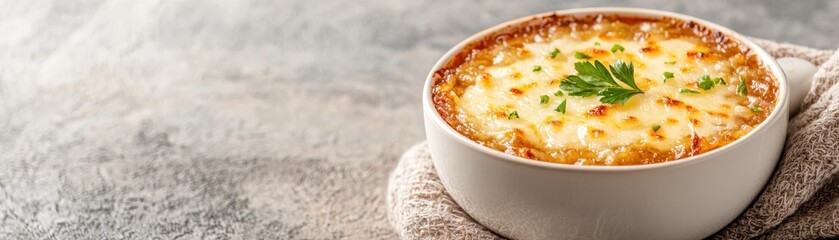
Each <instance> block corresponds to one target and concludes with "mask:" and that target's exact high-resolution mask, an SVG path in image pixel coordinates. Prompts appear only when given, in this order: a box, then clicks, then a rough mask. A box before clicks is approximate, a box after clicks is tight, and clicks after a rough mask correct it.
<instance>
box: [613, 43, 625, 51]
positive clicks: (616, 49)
mask: <svg viewBox="0 0 839 240" xmlns="http://www.w3.org/2000/svg"><path fill="white" fill-rule="evenodd" d="M624 50H626V49H625V48H623V46H621V45H620V44H615V45H614V46H612V53H616V52H618V51H621V52H623V51H624Z"/></svg>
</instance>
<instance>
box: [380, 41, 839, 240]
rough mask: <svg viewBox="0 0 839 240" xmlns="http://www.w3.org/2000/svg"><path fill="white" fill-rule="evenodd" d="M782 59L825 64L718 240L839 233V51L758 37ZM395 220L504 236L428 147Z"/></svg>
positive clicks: (411, 172)
mask: <svg viewBox="0 0 839 240" xmlns="http://www.w3.org/2000/svg"><path fill="white" fill-rule="evenodd" d="M755 41H756V42H757V43H758V44H760V45H761V46H763V48H764V49H766V50H767V51H768V52H769V53H770V54H772V55H773V56H775V57H798V58H802V59H805V60H808V61H811V62H813V63H814V64H816V65H819V71H818V72H817V73H816V75H815V77H814V78H815V79H814V82H813V87H812V89H810V92H809V94H808V95H807V97H806V98H805V99H804V102H803V105H802V109H803V110H802V112H801V113H800V114H799V115H798V116H795V117H794V118H793V119H792V120H791V122H790V125H789V129H788V132H789V134H788V136H787V142H786V146H785V152H784V155H783V160H781V161H780V163H779V165H778V168H777V169H776V170H775V174H774V176H773V177H772V179H771V180H770V182H769V184H768V185H767V186H766V189H764V191H763V193H762V194H761V195H760V196H759V197H758V198H757V199H756V200H755V202H754V203H753V204H752V206H751V207H749V208H748V209H747V210H746V211H745V212H743V213H742V215H741V216H740V217H739V218H738V219H736V220H735V221H734V222H732V223H731V224H730V225H728V226H727V227H726V228H724V229H723V230H720V231H719V232H718V233H716V234H715V235H714V236H711V237H710V238H711V239H752V238H758V239H815V238H834V237H837V236H839V174H837V171H839V84H837V82H839V52H836V53H834V51H827V50H817V49H812V48H807V47H801V46H796V45H792V44H785V43H774V42H771V41H767V40H761V39H755ZM387 194H388V196H387V204H388V206H387V207H388V217H389V218H390V222H391V224H392V225H393V227H394V228H395V230H396V232H397V233H398V234H399V236H400V237H401V238H403V239H500V238H502V237H500V236H498V235H496V234H495V233H493V232H492V231H490V230H489V229H487V228H485V227H484V226H481V225H480V224H479V223H477V222H475V221H474V220H473V219H472V218H471V217H469V215H468V214H467V213H466V212H464V211H463V209H461V208H460V207H459V206H458V205H457V203H455V202H454V200H452V198H451V197H450V196H449V195H448V193H446V189H445V188H444V187H443V184H442V183H441V182H440V179H439V178H438V177H437V173H436V171H435V170H434V165H433V164H432V162H431V156H430V154H429V152H428V148H427V146H426V144H425V143H420V144H417V145H416V146H414V147H412V148H411V149H410V150H408V151H407V152H406V153H405V154H404V155H403V156H402V159H401V160H400V161H399V164H398V165H397V167H396V169H395V170H394V172H393V175H391V177H390V182H389V185H388V191H387Z"/></svg>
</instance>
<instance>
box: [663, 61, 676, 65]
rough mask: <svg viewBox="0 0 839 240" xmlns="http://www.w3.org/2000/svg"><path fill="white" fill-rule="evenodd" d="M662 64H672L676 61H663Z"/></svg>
mask: <svg viewBox="0 0 839 240" xmlns="http://www.w3.org/2000/svg"><path fill="white" fill-rule="evenodd" d="M664 64H667V65H673V64H676V61H669V62H664Z"/></svg>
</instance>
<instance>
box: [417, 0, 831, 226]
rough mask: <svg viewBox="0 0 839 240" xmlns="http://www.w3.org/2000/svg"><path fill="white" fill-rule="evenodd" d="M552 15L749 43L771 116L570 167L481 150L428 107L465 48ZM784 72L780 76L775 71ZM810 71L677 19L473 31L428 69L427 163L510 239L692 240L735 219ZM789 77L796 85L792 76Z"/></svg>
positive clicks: (776, 153) (780, 139) (477, 215)
mask: <svg viewBox="0 0 839 240" xmlns="http://www.w3.org/2000/svg"><path fill="white" fill-rule="evenodd" d="M550 14H559V15H576V16H583V15H595V14H616V15H622V16H642V17H654V18H655V17H665V16H666V17H671V18H676V19H682V20H685V21H693V22H696V23H699V24H701V25H704V26H706V27H709V28H711V29H714V30H717V31H720V32H723V33H725V34H727V35H728V36H730V37H733V38H735V39H737V40H738V41H740V42H742V43H744V44H746V46H748V47H749V48H751V49H752V51H753V52H754V53H756V54H757V56H758V57H759V58H760V59H761V61H762V62H763V64H765V65H766V67H767V68H768V69H769V70H770V71H771V72H772V74H774V75H775V77H776V79H777V80H778V81H779V85H780V91H779V96H778V98H777V100H778V101H777V105H776V106H775V108H774V111H773V112H772V114H771V115H770V116H769V117H768V118H767V119H766V120H765V121H764V122H763V123H761V124H760V125H758V126H757V127H756V128H755V129H754V130H753V131H752V132H751V133H749V134H747V135H746V136H743V137H742V138H740V139H738V140H736V141H734V142H732V143H730V144H728V145H726V146H724V147H721V148H718V149H715V150H713V151H710V152H706V153H703V154H700V155H698V156H693V157H689V158H685V159H681V160H677V161H671V162H665V163H657V164H649V165H640V166H574V165H564V164H556V163H547V162H540V161H536V160H530V159H524V158H520V157H516V156H512V155H507V154H505V153H503V152H500V151H497V150H494V149H490V148H487V147H485V146H482V145H480V144H478V143H475V142H474V141H472V140H470V139H469V138H467V137H465V136H463V135H461V134H460V133H458V132H457V131H455V130H454V129H453V128H452V127H450V126H449V125H448V124H447V123H446V122H445V121H444V120H443V119H442V118H441V117H440V115H439V114H438V113H437V111H436V110H435V108H434V103H433V102H432V101H431V88H432V85H433V82H432V81H433V78H432V75H433V73H434V72H435V71H437V70H438V69H439V68H440V67H441V66H443V64H445V63H446V62H448V61H449V59H450V58H451V57H452V56H454V55H455V54H456V53H457V52H458V51H460V50H461V49H462V48H463V47H464V46H465V45H466V44H467V43H470V42H472V41H475V40H476V39H479V38H481V37H483V36H486V35H488V34H490V33H492V32H494V31H497V30H499V29H501V28H503V27H506V26H509V25H511V24H516V23H520V22H523V21H528V20H530V19H533V18H534V17H540V16H544V15H550ZM779 62H781V63H782V64H781V65H784V67H785V70H787V72H788V73H791V74H788V75H795V77H792V76H785V74H784V72H783V71H782V68H781V65H779V64H778V63H779ZM814 72H815V67H814V66H812V64H809V63H807V62H805V61H803V60H799V59H786V60H783V61H780V60H779V61H776V60H775V59H773V58H772V57H771V56H770V55H769V54H768V53H766V51H764V50H763V49H761V48H760V47H759V46H757V45H756V44H755V43H754V42H752V41H750V40H749V39H747V38H745V37H743V36H742V35H740V34H738V33H736V32H734V31H732V30H729V29H727V28H724V27H721V26H719V25H716V24H713V23H711V22H708V21H704V20H701V19H697V18H694V17H690V16H685V15H681V14H676V13H671V12H664V11H657V10H648V9H633V8H585V9H570V10H562V11H557V12H549V13H544V14H539V15H534V16H528V17H524V18H520V19H516V20H512V21H509V22H506V23H503V24H500V25H498V26H495V27H492V28H489V29H487V30H485V31H482V32H480V33H478V34H475V35H473V36H471V37H469V38H467V39H466V40H464V41H463V42H461V43H460V44H458V45H457V46H455V47H454V48H452V49H451V50H450V51H449V52H447V53H446V54H445V55H444V56H443V57H442V58H441V59H440V60H439V61H438V62H437V64H436V65H435V66H434V68H433V69H431V73H430V74H429V76H428V78H427V79H426V84H425V89H424V92H423V112H424V117H425V130H426V136H427V138H428V145H429V148H430V149H431V155H432V157H433V159H434V160H433V161H434V166H435V167H436V169H437V172H438V174H439V176H440V179H441V180H442V182H443V185H445V187H446V189H447V190H448V192H449V194H451V196H452V197H453V198H454V200H455V201H457V203H458V204H460V206H461V207H463V209H464V210H466V212H468V213H469V214H470V215H471V216H472V217H473V218H474V219H475V220H477V221H478V222H480V223H482V224H483V225H485V226H487V227H489V228H490V229H492V230H493V231H495V232H496V233H499V234H501V235H504V236H507V237H510V238H515V239H698V238H703V237H706V236H709V235H711V234H713V233H714V232H716V231H718V230H719V229H721V228H723V227H724V226H726V225H727V224H728V223H730V222H731V221H732V220H734V219H735V218H736V217H737V216H738V215H739V214H740V213H741V212H742V211H743V210H744V209H746V207H747V206H749V204H750V203H751V202H752V200H753V199H754V198H755V197H756V196H757V195H758V193H760V191H761V190H762V189H763V187H764V185H765V184H766V182H767V180H768V179H769V177H770V176H771V174H772V172H773V170H774V168H775V165H776V163H777V161H778V159H779V157H780V154H781V150H782V148H783V144H784V139H785V136H786V132H787V122H788V116H789V110H788V109H789V105H790V101H791V100H790V89H791V88H792V90H793V94H794V96H793V97H794V98H795V99H793V100H792V101H793V103H794V104H795V105H794V106H798V105H799V104H800V102H801V98H803V95H804V93H806V91H807V89H809V85H808V84H807V83H808V81H809V78H811V77H812V75H813V73H814ZM793 78H794V79H793Z"/></svg>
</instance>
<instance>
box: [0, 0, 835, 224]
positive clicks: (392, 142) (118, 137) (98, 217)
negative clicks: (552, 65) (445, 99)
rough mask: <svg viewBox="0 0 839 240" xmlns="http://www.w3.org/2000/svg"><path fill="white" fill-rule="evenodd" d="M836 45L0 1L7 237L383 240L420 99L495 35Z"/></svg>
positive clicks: (450, 10)
mask: <svg viewBox="0 0 839 240" xmlns="http://www.w3.org/2000/svg"><path fill="white" fill-rule="evenodd" d="M607 5H610V6H642V7H650V8H659V9H666V10H673V11H677V12H683V13H687V14H690V15H695V16H699V17H702V18H706V19H709V20H712V21H716V22H718V23H721V24H723V25H726V26H729V27H731V28H734V29H735V30H739V31H742V32H743V33H746V34H749V35H753V36H757V37H762V38H769V39H776V40H781V41H789V42H792V43H797V44H803V45H808V46H813V47H821V48H832V47H835V46H837V43H839V28H837V27H836V25H835V24H836V23H835V22H836V20H837V19H839V2H837V1H828V0H821V1H759V0H751V1H736V2H735V1H726V2H721V1H714V2H710V1H696V0H680V1H672V0H670V1H665V0H661V1H642V0H636V1H610V2H608V3H607V2H605V1H587V0H576V1H542V2H536V1H528V2H526V3H520V2H517V1H482V2H480V3H478V2H467V1H427V0H416V1H372V0H359V1H303V0H281V1H180V0H177V1H175V0H173V1H163V0H148V1H101V0H95V1H41V0H34V1H14V0H7V1H1V2H0V6H2V7H0V239H45V238H46V239H107V238H128V239H150V238H161V239H175V238H181V237H182V238H184V239H196V238H209V239H213V238H216V239H227V238H234V239H242V238H245V239H251V238H294V239H333V238H349V239H382V238H384V239H389V238H394V237H395V236H394V235H393V233H392V232H391V230H390V227H389V225H388V223H387V219H386V217H385V212H384V208H383V207H382V205H383V204H384V201H385V197H384V194H383V191H384V189H385V184H386V180H387V176H388V173H389V171H390V170H391V168H392V166H393V165H394V163H395V161H396V160H397V158H398V156H399V155H400V153H401V152H402V151H403V150H405V149H406V148H407V147H408V146H410V145H411V144H413V143H415V142H417V141H420V140H422V139H423V138H424V137H423V131H422V125H421V118H420V103H419V102H420V101H419V99H420V97H419V96H420V86H421V84H422V81H423V78H424V77H425V75H426V73H427V71H428V70H429V68H430V67H431V65H432V64H433V63H434V62H435V61H436V60H437V58H438V57H439V56H440V55H442V53H443V52H444V51H446V50H447V49H448V48H449V47H450V46H452V45H454V44H455V43H456V42H458V41H460V40H461V39H463V38H465V37H466V36H468V35H470V34H472V33H474V32H477V31H479V30H480V29H482V28H486V27H489V26H491V25H494V24H496V23H499V22H502V21H505V20H508V19H511V18H515V17H520V16H524V15H528V14H533V13H538V12H545V11H550V10H556V9H564V8H571V7H584V6H607Z"/></svg>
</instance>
